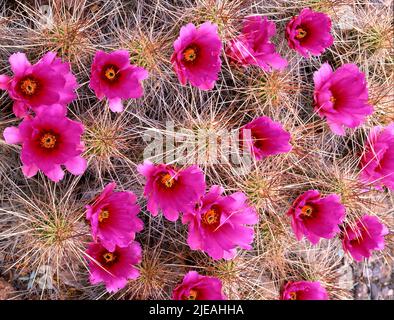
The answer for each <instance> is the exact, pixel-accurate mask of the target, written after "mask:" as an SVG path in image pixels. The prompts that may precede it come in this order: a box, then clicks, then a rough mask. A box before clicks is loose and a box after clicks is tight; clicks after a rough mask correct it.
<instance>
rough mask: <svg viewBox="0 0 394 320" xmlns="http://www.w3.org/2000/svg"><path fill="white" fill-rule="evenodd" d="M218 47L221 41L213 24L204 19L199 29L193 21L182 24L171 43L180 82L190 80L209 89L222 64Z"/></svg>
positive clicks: (204, 88)
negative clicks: (177, 35)
mask: <svg viewBox="0 0 394 320" xmlns="http://www.w3.org/2000/svg"><path fill="white" fill-rule="evenodd" d="M221 49H222V42H221V40H220V38H219V35H218V32H217V26H216V25H215V24H212V23H211V22H205V23H203V24H202V25H200V26H199V27H198V28H196V26H195V25H194V24H193V23H189V24H187V25H186V26H183V27H182V28H181V31H180V34H179V38H178V39H177V40H176V41H175V42H174V50H175V52H174V53H173V55H172V57H171V62H172V64H173V66H174V69H175V71H176V73H177V75H178V79H179V81H180V82H181V84H183V85H185V84H186V82H187V81H189V82H190V84H191V85H193V86H195V87H197V88H200V89H202V90H210V89H212V88H213V87H214V85H215V82H216V80H217V79H218V73H219V71H220V67H221V64H222V62H221V60H220V51H221Z"/></svg>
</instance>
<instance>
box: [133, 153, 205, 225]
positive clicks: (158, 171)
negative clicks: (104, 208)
mask: <svg viewBox="0 0 394 320" xmlns="http://www.w3.org/2000/svg"><path fill="white" fill-rule="evenodd" d="M138 172H139V173H140V174H142V175H143V176H144V177H145V178H146V184H145V189H144V195H145V197H147V198H148V206H147V208H148V210H149V212H150V213H152V215H153V216H157V214H158V213H159V210H160V209H161V211H162V212H163V214H164V216H165V217H166V218H167V219H168V220H170V221H176V220H177V219H178V217H179V212H186V211H189V210H190V207H191V206H193V205H194V204H195V203H196V202H197V201H198V199H199V198H200V197H201V196H202V195H203V194H204V192H205V176H204V173H203V172H202V171H201V169H200V168H198V167H197V166H190V167H188V168H185V169H180V170H177V169H175V168H174V167H172V166H170V165H165V164H159V165H155V164H153V163H151V162H150V161H145V162H144V164H142V165H139V166H138Z"/></svg>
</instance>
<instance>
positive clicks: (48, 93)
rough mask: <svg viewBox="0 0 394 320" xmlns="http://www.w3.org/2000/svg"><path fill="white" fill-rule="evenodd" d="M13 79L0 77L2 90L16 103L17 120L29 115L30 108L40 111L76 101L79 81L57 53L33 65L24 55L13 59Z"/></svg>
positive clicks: (11, 60) (47, 54)
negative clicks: (47, 107)
mask: <svg viewBox="0 0 394 320" xmlns="http://www.w3.org/2000/svg"><path fill="white" fill-rule="evenodd" d="M9 61H10V64H11V69H12V71H13V73H14V75H13V77H8V76H6V75H0V89H3V90H7V91H8V93H9V95H10V97H11V98H12V99H13V100H14V106H13V111H14V113H15V115H16V116H17V117H24V116H26V115H27V114H28V110H29V108H31V109H33V110H34V111H37V110H38V109H40V108H42V107H43V106H52V105H55V104H57V105H62V106H63V107H64V108H65V109H66V105H67V104H68V103H70V102H71V101H73V100H74V99H75V98H76V95H75V92H74V91H75V89H76V88H77V87H78V84H77V81H76V79H75V77H74V76H73V74H72V73H71V71H70V64H69V63H63V62H62V61H61V59H60V58H57V57H56V53H55V52H48V53H46V54H45V55H44V56H43V57H42V58H41V59H40V60H39V61H38V62H37V63H36V64H34V65H31V64H30V62H29V60H27V58H26V55H25V54H24V53H20V52H18V53H14V54H13V55H11V56H10V59H9Z"/></svg>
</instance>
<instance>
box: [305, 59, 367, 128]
mask: <svg viewBox="0 0 394 320" xmlns="http://www.w3.org/2000/svg"><path fill="white" fill-rule="evenodd" d="M313 80H314V82H315V91H314V107H315V110H316V112H317V113H318V114H319V115H320V117H322V118H326V119H327V123H328V125H329V126H330V128H331V130H332V131H333V132H334V133H336V134H339V135H344V134H345V128H356V127H358V126H360V125H361V124H363V123H364V122H365V119H366V117H367V116H368V115H370V114H372V113H373V107H372V106H371V105H369V104H368V89H367V82H366V80H365V75H364V73H362V72H361V71H360V70H359V69H358V67H357V66H356V65H355V64H352V63H349V64H344V65H343V66H341V67H340V68H338V69H337V70H336V71H335V72H334V71H333V70H332V68H331V67H330V65H329V64H328V63H324V64H323V65H322V66H321V68H320V69H319V70H318V71H316V72H315V74H314V75H313Z"/></svg>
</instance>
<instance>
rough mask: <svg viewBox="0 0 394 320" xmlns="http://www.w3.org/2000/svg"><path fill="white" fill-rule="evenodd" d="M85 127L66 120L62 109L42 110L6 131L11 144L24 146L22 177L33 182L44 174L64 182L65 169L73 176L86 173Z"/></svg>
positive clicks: (50, 108) (59, 107) (5, 134)
mask: <svg viewBox="0 0 394 320" xmlns="http://www.w3.org/2000/svg"><path fill="white" fill-rule="evenodd" d="M83 131H84V127H83V125H82V124H81V123H80V122H77V121H73V120H71V119H69V118H67V117H66V110H65V109H64V108H63V106H61V105H53V106H51V107H48V108H44V109H40V110H39V111H37V114H36V116H35V117H34V118H31V117H27V118H25V119H24V120H23V121H22V122H21V123H20V124H19V126H18V127H8V128H6V129H5V130H4V133H3V135H4V139H5V141H6V143H9V144H21V145H22V152H21V160H22V163H23V167H22V170H23V173H24V175H25V176H26V177H28V178H30V177H32V176H34V175H36V174H37V172H38V170H41V171H42V172H43V173H44V174H45V175H46V176H47V177H48V178H49V179H51V180H53V181H55V182H57V181H59V180H61V179H63V176H64V171H63V169H62V167H61V166H62V165H64V166H65V167H66V169H67V170H68V171H69V172H71V173H72V174H74V175H81V174H83V173H84V172H85V170H86V166H87V164H86V160H85V159H84V158H82V157H81V153H82V152H83V150H84V147H83V144H82V142H81V135H82V133H83Z"/></svg>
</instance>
